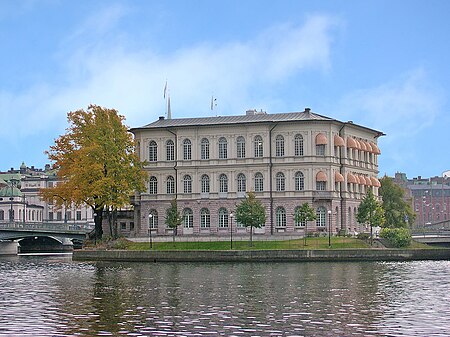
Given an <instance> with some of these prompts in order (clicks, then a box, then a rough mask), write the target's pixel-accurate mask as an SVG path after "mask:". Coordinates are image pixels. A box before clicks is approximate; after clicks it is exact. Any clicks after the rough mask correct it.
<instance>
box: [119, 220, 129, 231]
mask: <svg viewBox="0 0 450 337" xmlns="http://www.w3.org/2000/svg"><path fill="white" fill-rule="evenodd" d="M120 229H121V230H123V231H124V230H126V229H127V223H126V222H121V223H120Z"/></svg>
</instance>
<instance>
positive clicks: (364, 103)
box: [338, 68, 444, 174]
mask: <svg viewBox="0 0 450 337" xmlns="http://www.w3.org/2000/svg"><path fill="white" fill-rule="evenodd" d="M443 105H444V98H443V95H442V90H441V89H440V87H439V86H438V85H437V84H434V83H432V81H431V80H430V79H429V75H428V74H427V72H426V71H425V70H424V69H422V68H418V69H413V70H411V71H409V72H408V73H407V74H404V75H402V76H399V77H397V78H394V79H392V80H390V81H388V82H387V83H384V84H382V85H379V86H377V87H374V88H366V89H361V90H356V91H354V92H352V93H350V94H349V95H346V96H345V97H344V98H343V99H342V101H341V102H340V104H339V105H338V111H339V113H338V114H339V116H345V118H343V119H344V120H353V121H354V122H355V123H357V124H360V125H365V126H369V127H370V128H373V129H376V130H380V131H382V132H384V133H386V137H382V138H380V144H381V145H382V152H383V155H382V156H381V157H380V160H381V164H380V167H381V168H382V169H383V170H384V172H386V171H387V172H389V173H390V174H393V173H395V172H396V171H398V170H403V171H404V172H406V170H407V169H408V166H411V165H413V164H417V165H420V162H419V161H420V160H423V158H424V156H423V154H424V153H425V152H426V149H424V148H423V144H424V138H423V137H424V135H428V136H427V137H434V135H433V132H432V131H431V130H432V129H435V128H436V124H437V122H438V120H440V119H441V116H442V107H443ZM383 148H384V149H385V150H383ZM420 158H422V159H420Z"/></svg>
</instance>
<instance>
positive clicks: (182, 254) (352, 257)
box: [73, 249, 450, 262]
mask: <svg viewBox="0 0 450 337" xmlns="http://www.w3.org/2000/svg"><path fill="white" fill-rule="evenodd" d="M73 260H75V261H135V262H309V261H314V262H316V261H412V260H450V249H342V250H337V249H333V250H326V249H323V250H222V251H220V250H215V251H206V250H195V251H194V250H189V251H129V250H77V251H74V253H73Z"/></svg>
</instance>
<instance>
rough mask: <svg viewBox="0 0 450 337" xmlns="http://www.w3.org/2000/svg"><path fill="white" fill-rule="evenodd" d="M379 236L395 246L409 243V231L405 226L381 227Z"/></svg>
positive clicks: (406, 245)
mask: <svg viewBox="0 0 450 337" xmlns="http://www.w3.org/2000/svg"><path fill="white" fill-rule="evenodd" d="M380 237H381V238H384V239H386V240H388V241H389V243H390V244H391V245H392V246H394V247H396V248H402V247H408V246H409V245H410V244H411V233H410V232H409V230H408V229H407V228H382V229H381V232H380Z"/></svg>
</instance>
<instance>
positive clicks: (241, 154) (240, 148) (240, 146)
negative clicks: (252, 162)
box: [236, 136, 245, 158]
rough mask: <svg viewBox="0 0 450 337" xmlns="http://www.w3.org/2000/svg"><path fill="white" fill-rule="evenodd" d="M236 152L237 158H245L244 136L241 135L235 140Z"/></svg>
mask: <svg viewBox="0 0 450 337" xmlns="http://www.w3.org/2000/svg"><path fill="white" fill-rule="evenodd" d="M236 153H237V157H238V158H245V138H244V137H242V136H239V137H238V138H237V140H236Z"/></svg>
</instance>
